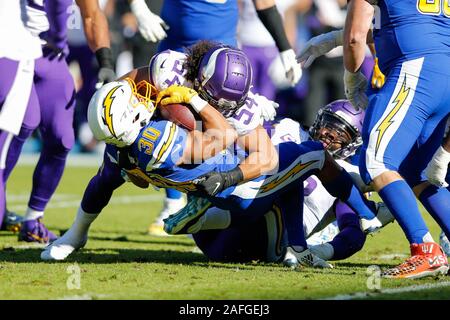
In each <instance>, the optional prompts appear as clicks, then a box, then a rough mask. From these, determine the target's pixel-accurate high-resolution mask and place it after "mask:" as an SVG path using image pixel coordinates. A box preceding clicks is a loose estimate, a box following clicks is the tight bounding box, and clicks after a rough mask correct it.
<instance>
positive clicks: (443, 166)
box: [425, 146, 450, 188]
mask: <svg viewBox="0 0 450 320" xmlns="http://www.w3.org/2000/svg"><path fill="white" fill-rule="evenodd" d="M449 163H450V152H447V151H446V150H445V149H444V148H443V147H442V146H440V147H439V149H438V150H437V151H436V152H435V153H434V155H433V158H432V159H431V161H430V162H429V163H428V166H427V168H426V169H425V176H426V177H427V179H428V181H429V182H430V183H431V184H433V185H435V186H437V187H444V188H447V187H448V183H447V182H446V181H445V178H446V177H447V170H448V164H449Z"/></svg>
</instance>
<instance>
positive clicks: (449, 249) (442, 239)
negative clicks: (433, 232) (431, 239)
mask: <svg viewBox="0 0 450 320" xmlns="http://www.w3.org/2000/svg"><path fill="white" fill-rule="evenodd" d="M439 244H440V245H441V248H442V250H443V251H444V253H445V254H446V255H447V257H450V241H449V240H448V238H447V236H446V235H445V233H444V231H442V232H441V234H440V235H439Z"/></svg>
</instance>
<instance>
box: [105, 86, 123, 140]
mask: <svg viewBox="0 0 450 320" xmlns="http://www.w3.org/2000/svg"><path fill="white" fill-rule="evenodd" d="M119 88H120V86H117V87H114V88H112V89H111V90H110V91H109V92H108V94H107V95H106V97H105V99H104V100H103V119H104V120H105V124H106V125H107V127H108V129H109V131H110V132H111V133H112V135H113V136H114V137H116V133H115V132H114V127H113V122H112V114H111V105H112V103H113V101H114V98H115V97H113V95H114V93H115V92H116V90H117V89H119Z"/></svg>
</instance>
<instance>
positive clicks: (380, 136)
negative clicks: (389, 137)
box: [375, 74, 411, 155]
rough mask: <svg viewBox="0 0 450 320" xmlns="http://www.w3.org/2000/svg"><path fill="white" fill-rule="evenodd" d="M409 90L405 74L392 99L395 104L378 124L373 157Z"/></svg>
mask: <svg viewBox="0 0 450 320" xmlns="http://www.w3.org/2000/svg"><path fill="white" fill-rule="evenodd" d="M410 89H411V88H406V74H405V79H404V80H403V84H402V86H401V88H400V91H399V92H398V94H397V96H396V97H395V99H394V102H395V103H396V104H395V106H394V108H393V109H392V110H391V112H389V114H388V115H387V116H386V118H384V120H383V121H382V122H381V123H380V125H379V126H378V128H377V130H376V131H377V132H378V137H377V144H376V146H375V155H376V154H377V153H378V148H379V147H380V144H381V140H382V139H383V136H384V134H385V133H386V130H387V129H388V128H389V127H390V126H391V125H392V124H393V123H394V121H393V120H392V119H393V118H394V117H395V115H396V114H397V113H398V111H399V110H400V109H401V107H402V106H403V105H404V104H405V101H406V99H407V98H408V95H409V91H410Z"/></svg>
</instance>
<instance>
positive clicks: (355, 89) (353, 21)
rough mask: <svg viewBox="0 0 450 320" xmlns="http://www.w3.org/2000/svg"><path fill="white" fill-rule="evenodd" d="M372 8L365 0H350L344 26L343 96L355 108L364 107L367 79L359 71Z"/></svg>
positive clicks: (364, 51)
mask: <svg viewBox="0 0 450 320" xmlns="http://www.w3.org/2000/svg"><path fill="white" fill-rule="evenodd" d="M373 14H374V8H373V7H372V5H370V4H369V3H368V2H367V1H365V0H352V1H350V3H349V6H348V12H347V18H346V20H345V26H344V69H345V70H344V86H345V96H346V97H347V99H348V100H350V102H351V103H352V105H353V106H354V107H355V108H356V109H365V108H366V107H367V104H368V98H367V95H366V93H365V91H366V88H367V79H366V77H365V76H364V75H363V74H362V73H361V72H360V69H361V65H362V63H363V61H364V57H365V55H366V42H367V34H368V33H369V31H370V26H371V23H372V17H373Z"/></svg>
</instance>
